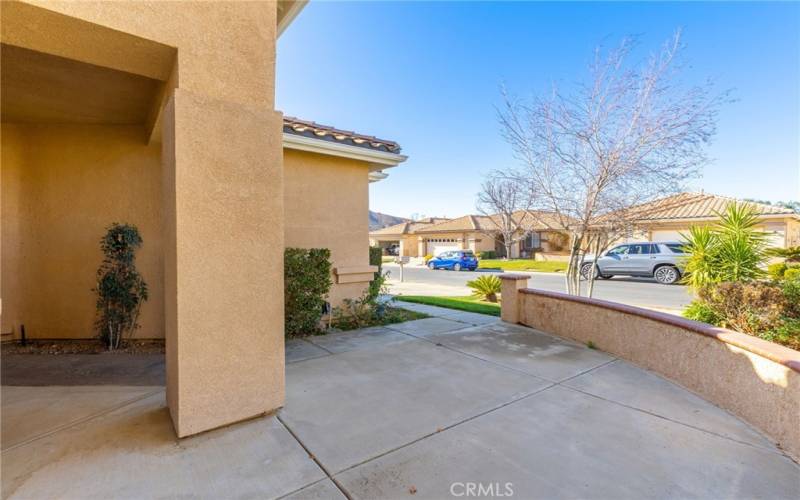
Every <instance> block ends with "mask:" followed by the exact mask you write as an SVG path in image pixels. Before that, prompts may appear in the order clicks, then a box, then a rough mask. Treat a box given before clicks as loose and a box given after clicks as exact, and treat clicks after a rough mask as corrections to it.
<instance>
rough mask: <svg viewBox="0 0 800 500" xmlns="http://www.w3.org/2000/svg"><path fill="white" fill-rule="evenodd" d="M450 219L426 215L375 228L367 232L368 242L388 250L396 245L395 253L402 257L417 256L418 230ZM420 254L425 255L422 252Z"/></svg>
mask: <svg viewBox="0 0 800 500" xmlns="http://www.w3.org/2000/svg"><path fill="white" fill-rule="evenodd" d="M448 220H450V219H447V218H444V217H427V218H425V219H420V220H415V221H410V222H401V223H399V224H395V225H393V226H388V227H384V228H382V229H377V230H375V231H371V232H370V233H369V244H370V246H373V247H381V248H384V249H386V250H388V249H389V248H390V247H396V249H397V255H398V256H402V257H419V256H420V249H419V237H418V236H417V235H416V232H417V231H418V230H421V229H424V228H426V227H428V226H431V225H433V224H438V223H440V222H446V221H448ZM422 255H425V253H424V252H422Z"/></svg>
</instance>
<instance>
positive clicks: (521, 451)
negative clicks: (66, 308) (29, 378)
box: [2, 304, 800, 499]
mask: <svg viewBox="0 0 800 500" xmlns="http://www.w3.org/2000/svg"><path fill="white" fill-rule="evenodd" d="M409 308H413V309H415V310H419V311H422V312H426V313H428V314H431V315H432V317H430V318H426V319H421V320H417V321H412V322H407V323H402V324H398V325H393V326H391V327H387V328H370V329H364V330H358V331H354V332H345V333H339V334H332V335H328V336H321V337H312V338H309V339H307V340H291V341H289V342H288V343H287V367H286V376H287V388H286V404H285V407H284V408H283V409H282V410H280V411H279V412H278V413H277V415H272V416H268V417H264V418H257V419H254V420H251V421H248V422H244V423H240V424H237V425H232V426H229V427H226V428H223V429H218V430H215V431H211V432H207V433H204V434H202V435H200V436H196V437H193V438H187V439H183V440H180V441H178V440H176V439H175V437H174V434H173V433H172V430H171V426H170V423H169V416H168V414H167V412H166V409H165V407H164V405H165V403H164V391H163V388H159V387H127V388H126V387H108V386H106V387H95V388H92V387H91V386H81V387H7V386H4V387H3V394H2V404H3V408H2V409H3V455H2V458H3V461H2V477H3V497H4V498H9V497H11V498H15V497H16V498H53V497H63V498H112V497H113V498H142V497H149V498H152V497H177V496H185V497H191V496H200V497H209V498H212V497H213V498H217V497H219V498H276V497H278V498H293V499H312V498H319V499H322V498H325V499H328V498H339V499H341V498H348V497H349V498H356V499H361V498H363V499H375V498H391V499H399V498H424V499H441V498H452V497H464V496H467V494H468V492H470V491H471V492H472V495H470V496H483V497H488V496H501V495H500V493H503V496H512V495H511V494H513V497H514V498H524V499H529V498H615V499H616V498H636V499H640V498H689V497H692V498H754V497H758V498H798V496H800V467H798V465H797V464H795V463H794V462H793V461H791V460H790V459H789V458H787V457H786V456H785V455H784V454H783V453H782V452H781V451H780V450H779V449H777V448H776V447H775V446H774V445H773V444H772V443H771V442H770V441H769V440H767V439H766V438H765V437H763V436H762V435H761V434H759V433H758V432H756V431H755V430H754V429H752V428H751V427H749V426H748V425H746V424H745V423H743V422H741V421H740V420H738V419H736V418H734V417H733V416H731V415H729V414H728V413H726V412H724V411H722V410H720V409H719V408H717V407H715V406H713V405H711V404H709V403H707V402H705V401H704V400H702V399H700V398H698V397H696V396H694V395H693V394H691V393H689V392H688V391H686V390H684V389H682V388H681V387H678V386H676V385H674V384H672V383H670V382H668V381H666V380H664V379H662V378H660V377H658V376H656V375H654V374H652V373H650V372H647V371H645V370H642V369H640V368H637V367H635V366H633V365H631V364H628V363H626V362H624V361H621V360H618V359H615V358H613V357H611V356H609V355H607V354H605V353H603V352H599V351H596V350H592V349H588V348H586V347H584V346H581V345H576V344H573V343H570V342H567V341H565V340H562V339H558V338H555V337H551V336H549V335H546V334H544V333H542V332H537V331H535V330H532V329H530V328H525V327H521V326H517V325H510V324H506V323H502V322H500V321H499V320H498V319H497V318H493V317H487V316H481V315H476V314H473V313H465V312H457V311H452V310H446V309H439V308H433V307H430V306H423V305H415V304H412V305H409ZM92 390H95V391H97V392H96V393H95V394H94V397H93V398H92V393H91V391H92ZM126 398H127V399H126ZM48 415H49V417H50V418H48ZM53 416H58V417H59V419H54V418H52V417H53ZM58 420H60V422H59V421H58ZM7 422H8V424H7ZM478 492H482V494H481V495H476V493H478Z"/></svg>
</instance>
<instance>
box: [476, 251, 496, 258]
mask: <svg viewBox="0 0 800 500" xmlns="http://www.w3.org/2000/svg"><path fill="white" fill-rule="evenodd" d="M478 258H479V259H496V258H497V252H495V251H494V250H485V251H483V252H478Z"/></svg>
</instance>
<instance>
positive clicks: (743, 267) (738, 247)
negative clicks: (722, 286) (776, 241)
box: [715, 203, 767, 281]
mask: <svg viewBox="0 0 800 500" xmlns="http://www.w3.org/2000/svg"><path fill="white" fill-rule="evenodd" d="M719 216H720V221H719V223H717V227H716V228H715V231H716V233H717V238H718V240H719V248H718V260H719V266H720V269H719V272H720V275H721V278H722V281H750V280H753V279H757V278H761V277H763V276H764V270H763V269H762V265H763V264H764V261H765V259H766V257H767V255H766V248H767V234H766V233H765V232H763V231H759V230H757V229H756V228H755V226H756V224H758V217H757V215H756V213H755V210H753V207H752V206H751V205H748V204H744V203H743V204H738V203H728V206H726V207H725V212H724V213H722V214H719Z"/></svg>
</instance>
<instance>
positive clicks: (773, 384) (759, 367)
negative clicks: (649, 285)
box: [503, 281, 800, 459]
mask: <svg viewBox="0 0 800 500" xmlns="http://www.w3.org/2000/svg"><path fill="white" fill-rule="evenodd" d="M515 295H516V297H515ZM587 302H592V303H587ZM508 305H510V306H511V307H510V310H509V311H508V312H506V313H505V314H504V315H503V319H504V320H506V321H511V322H520V323H522V324H524V325H528V326H531V327H533V328H536V329H539V330H542V331H545V332H548V333H552V334H555V335H559V336H562V337H566V338H569V339H572V340H575V341H577V342H580V343H582V344H585V343H587V342H589V341H591V342H592V343H593V344H594V345H596V346H597V348H598V349H600V350H602V351H605V352H608V353H610V354H612V355H614V356H617V357H620V358H622V359H625V360H628V361H631V362H633V363H636V364H637V365H639V366H642V367H644V368H647V369H649V370H653V371H655V372H657V373H659V374H661V375H663V376H665V377H667V378H669V379H671V380H673V381H675V382H677V383H679V384H681V385H682V386H684V387H686V388H687V389H689V390H691V391H693V392H695V393H697V394H698V395H700V396H702V397H703V398H705V399H707V400H708V401H710V402H712V403H714V404H716V405H718V406H720V407H722V408H724V409H726V410H728V411H730V412H732V413H734V414H735V415H738V416H739V417H741V418H742V419H744V420H745V421H747V422H749V423H750V424H752V425H754V426H755V427H757V428H759V429H761V430H762V431H763V432H765V433H766V434H767V435H769V436H770V437H772V438H773V439H774V440H775V441H776V442H778V443H779V444H780V446H781V447H782V448H783V449H784V450H786V451H787V452H788V453H789V454H790V455H792V456H793V457H794V458H795V459H797V458H800V412H798V408H800V371H798V370H800V353H798V352H797V351H793V350H791V349H788V348H785V347H783V346H779V345H776V344H772V343H770V342H766V341H764V340H761V339H758V338H755V337H751V336H748V335H745V334H743V333H738V332H731V331H728V330H723V329H716V328H715V329H713V332H709V333H706V334H704V333H700V332H699V331H696V329H697V328H700V329H703V330H704V331H706V332H708V331H709V330H712V327H710V326H708V325H703V324H699V323H695V322H690V321H688V320H684V319H683V318H679V317H674V316H669V315H665V314H660V313H655V312H652V311H645V310H642V309H639V308H634V307H630V306H622V305H621V304H617V305H611V306H609V305H606V304H604V303H603V301H592V300H585V299H584V300H582V299H580V298H578V299H576V298H570V297H568V296H564V295H563V294H554V293H552V292H540V291H536V290H530V289H524V290H522V291H521V292H518V293H515V290H514V282H510V281H504V288H503V309H506V307H507V306H508ZM620 308H621V309H622V310H620ZM513 309H516V310H513ZM512 310H513V311H512ZM511 313H513V316H514V317H511ZM672 318H674V319H672ZM598 325H602V328H598ZM681 325H684V326H681ZM692 325H696V326H692ZM712 335H714V336H712ZM777 360H781V362H778V361H777ZM792 364H793V365H794V366H795V369H792V368H791V367H790V366H788V365H792Z"/></svg>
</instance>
